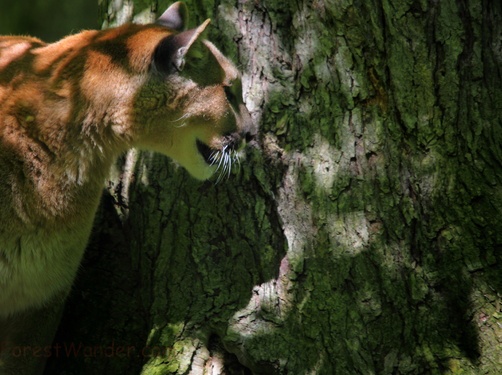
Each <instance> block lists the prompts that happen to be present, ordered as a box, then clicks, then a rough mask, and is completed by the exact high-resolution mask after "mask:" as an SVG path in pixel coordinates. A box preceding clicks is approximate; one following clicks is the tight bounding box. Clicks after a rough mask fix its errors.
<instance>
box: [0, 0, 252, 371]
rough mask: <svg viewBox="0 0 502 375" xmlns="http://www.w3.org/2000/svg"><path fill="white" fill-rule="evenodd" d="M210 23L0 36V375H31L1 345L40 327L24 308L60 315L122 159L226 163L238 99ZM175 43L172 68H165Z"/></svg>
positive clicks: (237, 130) (239, 120) (237, 133)
mask: <svg viewBox="0 0 502 375" xmlns="http://www.w3.org/2000/svg"><path fill="white" fill-rule="evenodd" d="M180 7H183V6H182V5H180V4H179V3H177V4H175V6H173V7H171V8H170V9H171V13H172V14H174V16H175V17H182V16H183V15H180V14H179V9H180ZM168 12H169V10H168V11H167V12H166V13H168ZM161 23H162V22H161ZM183 23H184V22H183ZM167 24H169V23H167ZM206 25H207V22H206V23H204V24H203V25H201V26H200V27H199V28H198V29H195V30H191V31H187V32H185V33H182V30H173V29H170V28H168V27H165V26H163V25H162V24H152V25H146V26H140V25H134V24H128V25H124V26H121V27H118V28H115V29H110V30H104V31H84V32H81V33H79V34H76V35H72V36H69V37H67V38H65V39H63V40H61V41H59V42H57V43H53V44H45V43H43V42H42V41H40V40H39V39H36V38H31V37H0V206H1V207H2V209H1V210H0V374H6V373H11V372H10V371H11V370H8V369H10V368H12V369H13V370H12V373H16V374H18V373H32V371H33V368H34V367H33V366H31V367H30V365H26V364H23V365H25V366H27V367H26V368H27V370H26V372H22V371H21V372H19V371H20V368H21V367H22V366H23V365H19V364H14V365H13V364H12V363H10V362H9V360H10V359H9V350H8V349H6V348H5V345H3V343H5V341H6V340H7V341H8V342H16V340H17V338H19V337H30V334H29V332H30V330H32V329H36V328H35V327H36V325H39V324H44V323H43V322H42V323H40V322H39V321H38V320H36V319H35V320H34V321H37V323H36V325H35V326H34V325H33V324H32V325H30V324H29V320H30V319H29V318H27V316H26V314H28V315H29V312H30V311H33V312H34V314H33V315H37V309H40V311H58V310H59V308H58V305H59V302H58V301H62V300H63V299H64V296H65V295H66V294H67V293H68V291H69V289H70V287H71V284H72V282H73V279H74V277H75V274H76V272H77V268H78V265H79V263H80V260H81V257H82V254H83V251H84V248H85V244H86V242H87V239H88V237H89V233H90V230H91V226H92V221H93V218H94V214H95V211H96V209H97V205H98V202H99V198H100V195H101V190H102V187H103V183H104V180H105V178H106V176H107V173H108V170H109V168H110V166H111V164H112V163H113V162H114V160H115V159H116V157H117V156H118V155H119V154H120V153H122V152H124V151H125V150H127V149H128V148H131V147H139V148H144V149H150V150H154V151H158V152H161V153H163V154H165V155H167V156H170V157H172V158H173V159H175V160H177V161H178V162H179V163H180V164H181V165H183V166H185V167H186V168H187V169H188V171H189V172H190V173H191V174H193V175H194V176H195V177H197V178H200V179H204V178H208V177H210V175H211V174H212V173H214V171H215V169H216V167H215V166H211V165H210V161H211V160H208V156H209V155H208V152H210V151H211V150H212V151H213V152H214V156H213V159H212V161H213V162H215V163H216V164H219V163H220V161H223V162H226V161H227V160H229V158H230V157H231V155H230V154H229V153H230V152H233V151H231V150H233V149H235V148H236V147H237V145H238V143H239V142H240V140H241V138H242V136H243V135H244V133H245V132H246V129H247V125H248V122H249V115H248V113H247V111H246V109H245V107H244V104H243V103H242V101H241V100H240V95H241V93H240V92H235V93H232V91H231V90H234V91H235V90H236V89H235V88H234V87H238V86H237V85H236V82H238V80H239V74H238V72H237V70H236V69H235V67H234V66H233V65H232V63H231V62H230V61H229V60H228V59H226V58H225V57H224V56H223V55H222V54H221V53H220V52H219V51H218V50H217V49H216V47H214V46H213V45H212V44H211V43H209V42H207V41H202V40H201V36H200V34H201V33H202V31H203V29H204V28H205V27H206ZM174 35H180V39H179V40H178V39H176V41H175V42H172V41H171V40H174V39H173V38H170V39H168V42H165V41H166V38H167V37H172V36H174ZM185 35H187V37H186V38H185V37H183V38H181V37H182V36H185ZM187 40H190V41H189V42H187ZM162 43H166V44H165V46H167V47H166V48H164V47H163V46H164V44H162ZM180 43H181V44H180ZM184 43H185V44H184ZM186 43H189V44H186ZM173 45H174V47H176V48H174V47H173V48H171V47H172V46H173ZM183 45H186V46H187V50H188V52H187V53H186V56H185V57H184V65H183V64H181V65H179V67H182V69H181V71H178V70H177V69H175V68H173V62H172V61H171V60H170V59H171V57H172V56H174V55H175V54H176V53H175V52H176V51H178V47H180V46H183ZM169 48H171V49H172V51H171V50H170V49H169ZM164 49H165V50H166V51H171V52H169V53H167V52H162V51H164ZM158 51H161V52H158ZM173 53H174V54H173ZM173 58H174V57H173ZM173 61H177V60H173ZM232 85H235V86H232ZM229 90H230V91H229ZM235 97H239V99H238V100H237V101H236V100H235ZM198 142H199V146H198V145H197V144H198ZM200 144H203V149H201V148H200ZM204 148H205V152H204ZM204 154H205V155H204ZM38 315H40V314H38ZM51 316H53V317H57V316H58V315H57V313H56V312H54V313H53V314H52V315H51ZM16 317H22V319H21V318H16ZM54 319H55V318H54ZM20 320H21V321H20ZM12 327H14V328H12ZM2 330H3V331H2ZM20 330H22V331H24V333H21V334H17V333H16V334H13V332H18V331H20ZM27 332H28V334H27ZM36 336H37V335H36V334H34V335H33V337H36ZM41 336H43V337H45V338H46V336H47V335H46V334H43V335H41ZM2 340H3V341H2ZM37 342H38V341H37ZM30 344H33V343H30ZM2 348H3V350H2ZM25 360H26V359H25ZM20 366H21V367H20ZM28 369H29V370H28Z"/></svg>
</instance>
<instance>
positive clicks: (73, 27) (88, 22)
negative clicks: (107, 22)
mask: <svg viewBox="0 0 502 375" xmlns="http://www.w3.org/2000/svg"><path fill="white" fill-rule="evenodd" d="M98 9H99V8H98V1H97V0H71V1H61V0H0V35H30V36H35V37H38V38H40V39H42V40H44V41H46V42H53V41H56V40H58V39H61V38H62V37H64V36H65V35H68V34H73V33H77V32H79V31H81V30H83V29H96V28H101V25H100V22H99V13H98Z"/></svg>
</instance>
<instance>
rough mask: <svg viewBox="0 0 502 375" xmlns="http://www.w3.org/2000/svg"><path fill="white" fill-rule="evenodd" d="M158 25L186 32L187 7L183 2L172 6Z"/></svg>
mask: <svg viewBox="0 0 502 375" xmlns="http://www.w3.org/2000/svg"><path fill="white" fill-rule="evenodd" d="M156 23H157V24H159V25H162V26H165V27H168V28H169V29H172V30H176V31H184V30H186V28H187V24H188V8H187V6H186V5H185V3H183V2H181V1H178V2H176V3H174V4H172V5H171V6H170V7H169V8H167V10H166V11H165V12H164V13H163V14H162V16H160V17H159V19H158V20H157V22H156Z"/></svg>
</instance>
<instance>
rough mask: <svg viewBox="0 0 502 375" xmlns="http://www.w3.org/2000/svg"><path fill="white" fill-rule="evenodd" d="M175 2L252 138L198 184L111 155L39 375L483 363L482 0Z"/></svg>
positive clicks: (498, 35) (490, 276)
mask: <svg viewBox="0 0 502 375" xmlns="http://www.w3.org/2000/svg"><path fill="white" fill-rule="evenodd" d="M115 3H116V4H115V6H116V9H117V10H119V9H121V11H119V12H116V13H114V12H113V11H112V8H113V7H112V5H113V4H112V5H110V4H105V5H104V8H103V9H106V10H108V15H109V19H110V20H111V21H112V22H111V24H113V22H115V21H117V20H118V22H122V21H123V20H125V19H130V18H131V17H132V15H133V14H142V15H143V16H144V15H145V14H147V15H149V14H151V13H150V9H155V8H156V7H157V5H155V6H153V8H150V5H148V4H147V5H145V4H144V3H146V2H145V1H139V0H138V1H135V2H134V4H135V5H134V4H133V2H127V1H124V2H120V1H119V2H115ZM117 4H118V5H117ZM187 4H188V6H189V8H190V9H191V10H192V20H193V19H194V16H195V19H196V21H197V22H198V21H201V20H203V19H205V18H207V17H211V18H212V19H213V26H212V29H211V32H210V38H211V39H212V40H213V41H214V42H215V44H217V45H218V46H219V47H221V49H222V50H223V51H224V52H225V53H226V54H227V55H230V56H232V57H233V59H234V60H235V61H236V62H238V64H239V66H240V67H241V69H242V71H243V72H244V85H245V90H246V93H245V99H246V103H247V105H248V107H249V109H250V110H251V112H252V114H253V117H254V119H255V120H256V123H257V124H259V126H260V132H259V134H260V136H259V139H258V141H257V142H255V143H254V144H253V145H251V147H250V148H249V150H248V155H247V159H246V160H245V161H243V162H242V168H241V170H240V172H239V173H238V174H235V175H233V176H232V177H231V178H230V179H229V180H228V181H225V182H222V183H219V184H217V185H215V184H214V183H212V182H206V183H199V182H196V181H193V180H192V179H191V178H190V177H188V175H187V174H186V173H185V172H184V171H183V170H181V169H178V168H176V167H175V166H173V164H172V163H171V162H170V161H168V160H167V159H165V158H163V157H160V156H156V155H152V154H148V153H137V152H135V151H133V152H131V153H129V154H128V155H126V156H124V158H123V160H122V161H121V163H119V164H118V167H117V169H116V171H115V172H114V175H113V176H112V178H111V181H110V185H109V187H108V191H109V193H108V194H106V195H105V196H104V198H103V205H102V209H101V211H100V215H99V216H98V218H97V222H96V232H95V236H94V238H93V240H92V242H91V244H90V246H89V251H88V253H87V258H86V261H85V264H84V265H83V267H82V272H81V275H80V277H79V280H78V283H77V285H76V286H75V291H74V294H73V296H72V299H71V300H70V302H69V304H68V308H67V312H66V315H65V320H64V321H63V324H62V328H61V332H60V335H59V337H58V339H57V340H56V344H58V345H62V346H67V345H69V344H71V343H73V344H74V345H79V344H82V347H81V348H82V350H84V349H86V350H87V355H86V352H84V351H82V352H80V353H79V354H78V355H70V356H68V355H63V354H64V353H62V352H61V353H59V354H60V356H61V358H56V356H55V355H54V358H53V360H52V361H51V363H50V367H49V369H48V372H47V373H48V374H54V373H63V371H64V373H65V374H139V373H141V374H145V375H146V374H250V373H253V374H274V373H277V374H342V375H343V374H449V373H452V374H461V373H462V374H497V373H498V371H500V368H502V328H501V327H502V312H501V305H500V303H501V297H500V296H501V293H502V275H501V262H502V259H501V258H502V256H501V251H500V250H501V248H502V221H501V220H500V217H501V214H502V188H501V183H502V169H501V167H502V150H501V141H502V128H501V125H502V120H501V117H502V116H501V113H502V68H501V66H502V5H501V3H500V2H499V1H491V0H482V1H480V0H444V1H443V0H441V1H425V0H422V1H419V0H416V1H412V0H408V1H405V0H400V1H397V0H395V1H391V0H370V1H364V2H363V1H352V0H345V1H333V0H324V1H322V0H316V1H296V2H289V1H282V0H268V1H238V2H232V1H226V0H222V1H218V0H216V1H210V0H208V1H187ZM166 5H167V4H165V3H164V2H161V4H159V5H158V8H159V9H164V8H165V6H166ZM128 7H129V8H128ZM145 9H146V11H147V12H146V13H145ZM120 12H123V13H120ZM117 14H125V16H124V18H123V19H120V20H119V19H118V18H119V17H118V16H117ZM194 24H195V22H194ZM92 349H95V350H96V351H94V352H93V351H92ZM122 349H123V350H124V351H121V350H122ZM127 349H129V350H127ZM99 350H101V352H100V351H99ZM106 350H108V352H106ZM53 353H54V351H53ZM55 359H57V360H55Z"/></svg>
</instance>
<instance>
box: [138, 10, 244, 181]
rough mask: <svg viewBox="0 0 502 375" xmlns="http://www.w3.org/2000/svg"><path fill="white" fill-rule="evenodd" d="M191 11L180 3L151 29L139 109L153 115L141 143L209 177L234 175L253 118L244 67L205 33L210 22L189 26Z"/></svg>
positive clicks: (143, 116) (147, 119)
mask: <svg viewBox="0 0 502 375" xmlns="http://www.w3.org/2000/svg"><path fill="white" fill-rule="evenodd" d="M187 14H188V12H187V9H186V6H185V5H184V4H183V3H180V2H178V3H175V4H173V5H171V6H170V7H169V8H168V9H167V10H166V11H165V13H164V14H163V15H162V16H161V17H160V18H159V19H158V20H157V22H156V24H155V25H153V26H152V28H150V29H149V30H150V31H149V32H150V33H152V30H154V31H155V35H156V37H155V40H156V42H155V43H154V46H153V49H152V52H151V61H150V67H149V73H148V74H149V76H148V79H147V81H146V83H145V84H144V85H143V87H142V89H141V90H140V92H139V94H138V97H137V99H136V103H137V106H138V109H137V110H136V112H137V113H140V112H142V111H145V108H146V112H147V113H143V114H141V115H138V116H137V119H136V120H137V121H141V122H143V124H142V125H141V126H143V127H144V128H143V130H144V131H143V134H142V135H141V137H140V142H139V143H140V146H144V147H145V148H148V149H153V150H155V151H159V152H161V153H163V154H165V155H167V156H169V157H171V158H172V159H174V160H176V161H177V162H178V163H179V164H181V165H182V166H183V167H184V168H186V169H187V170H188V172H189V173H190V174H191V175H192V176H194V177H195V178H197V179H207V178H209V177H211V176H212V175H213V174H214V173H215V172H216V171H217V170H219V171H220V173H230V170H231V168H232V164H234V162H235V161H236V160H237V158H238V156H237V151H238V150H239V148H240V147H241V146H242V145H243V143H244V142H245V139H246V137H247V136H248V134H249V130H250V123H251V121H250V115H249V112H248V110H247V109H246V106H245V105H244V102H243V97H242V84H241V76H240V74H239V72H238V70H237V69H236V67H235V66H234V65H233V64H232V62H231V61H230V60H229V59H228V58H226V57H225V56H224V55H223V54H222V53H221V52H220V51H219V50H218V49H217V48H216V47H215V46H214V45H213V44H212V43H211V42H209V41H207V40H204V38H203V37H202V33H203V32H204V30H205V29H206V27H207V25H208V24H209V22H210V21H209V20H206V21H205V22H204V23H202V24H201V25H200V26H198V27H196V28H194V29H191V30H185V26H186V23H187ZM157 33H161V37H159V35H158V34H157ZM152 102H153V103H155V105H152V107H153V108H152V109H151V110H148V105H149V104H148V103H152ZM159 103H161V105H159Z"/></svg>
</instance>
